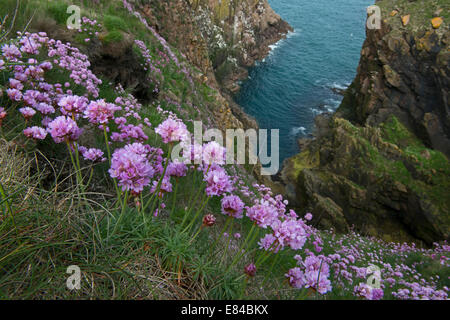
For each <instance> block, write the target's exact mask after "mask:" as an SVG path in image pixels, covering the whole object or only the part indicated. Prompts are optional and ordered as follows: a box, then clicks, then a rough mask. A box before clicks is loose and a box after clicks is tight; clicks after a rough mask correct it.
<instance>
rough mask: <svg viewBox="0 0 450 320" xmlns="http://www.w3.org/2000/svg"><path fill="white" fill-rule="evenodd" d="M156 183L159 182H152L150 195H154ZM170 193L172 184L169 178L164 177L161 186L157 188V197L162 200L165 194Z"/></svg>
mask: <svg viewBox="0 0 450 320" xmlns="http://www.w3.org/2000/svg"><path fill="white" fill-rule="evenodd" d="M158 182H159V181H153V186H152V188H151V189H150V192H151V193H154V192H155V191H156V188H157V186H158ZM170 192H172V184H171V183H170V178H169V177H168V176H164V178H163V179H162V181H161V185H160V187H159V191H158V197H160V198H162V197H163V196H164V194H165V193H170Z"/></svg>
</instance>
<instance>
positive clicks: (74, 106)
mask: <svg viewBox="0 0 450 320" xmlns="http://www.w3.org/2000/svg"><path fill="white" fill-rule="evenodd" d="M87 103H88V99H87V98H85V97H79V96H71V95H68V96H65V97H62V98H61V99H60V100H59V101H58V106H60V107H61V113H62V114H64V115H76V114H80V113H83V112H84V111H85V110H86V107H87Z"/></svg>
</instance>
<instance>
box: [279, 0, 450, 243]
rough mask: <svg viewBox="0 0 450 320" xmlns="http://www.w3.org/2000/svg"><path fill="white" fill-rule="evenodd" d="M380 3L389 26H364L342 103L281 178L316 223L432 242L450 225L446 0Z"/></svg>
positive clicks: (304, 144) (292, 198)
mask: <svg viewBox="0 0 450 320" xmlns="http://www.w3.org/2000/svg"><path fill="white" fill-rule="evenodd" d="M377 5H379V6H380V7H381V9H382V18H383V20H382V28H381V29H380V30H367V39H366V41H365V43H364V46H363V49H362V52H361V61H360V64H359V67H358V72H357V76H356V78H355V80H354V82H353V83H352V85H351V86H350V87H349V89H348V90H347V92H346V94H345V98H344V100H343V103H342V105H341V106H340V108H339V110H338V112H337V113H336V114H335V115H333V116H321V117H319V118H317V119H316V127H317V128H316V132H315V139H313V140H306V141H303V142H302V152H301V153H300V154H299V155H297V156H295V157H292V158H291V159H288V160H287V161H286V163H285V166H284V170H283V174H282V178H283V181H284V182H285V184H286V193H287V194H288V196H289V199H290V201H291V203H292V204H293V205H294V206H296V207H298V208H300V209H303V210H309V211H311V212H312V213H313V215H314V217H315V220H314V223H316V225H318V226H319V227H324V228H329V227H334V228H335V229H337V231H341V232H345V231H347V230H348V229H349V228H351V227H352V226H353V227H354V228H356V229H357V230H358V231H359V232H362V233H363V234H368V235H372V236H379V237H383V238H384V239H386V240H395V241H412V240H416V241H417V240H419V241H422V242H424V243H426V244H431V243H432V242H433V241H438V240H443V239H448V238H449V231H450V220H449V219H450V216H449V212H450V196H449V194H448V190H450V163H449V161H448V158H447V157H446V156H445V155H444V154H446V155H447V156H448V155H449V154H450V140H449V137H450V131H449V129H450V122H449V121H450V114H449V106H448V98H449V93H448V88H449V87H450V77H449V76H450V70H449V58H450V55H449V40H450V33H449V27H448V25H446V21H448V20H447V19H448V17H447V16H445V14H448V2H445V1H419V0H417V1H392V0H383V1H378V2H377ZM444 12H446V13H444ZM436 16H439V18H438V19H434V20H432V19H433V17H435V18H436ZM436 21H438V22H439V21H440V25H439V26H438V25H437V24H436ZM432 22H433V23H432ZM433 24H434V26H433ZM441 152H442V153H441Z"/></svg>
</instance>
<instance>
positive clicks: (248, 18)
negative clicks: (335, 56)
mask: <svg viewBox="0 0 450 320" xmlns="http://www.w3.org/2000/svg"><path fill="white" fill-rule="evenodd" d="M134 3H135V5H136V6H138V7H140V8H141V10H142V11H143V13H144V14H145V15H146V17H147V18H148V19H149V21H150V22H151V23H152V24H153V25H154V26H155V27H156V29H157V30H158V31H159V32H160V33H161V34H162V35H163V36H164V37H165V38H166V39H167V40H168V41H169V42H170V43H171V44H173V45H175V46H176V47H177V48H178V49H179V50H180V51H181V52H183V53H184V54H185V55H186V56H187V58H188V60H189V61H191V63H193V64H194V65H195V66H197V67H198V68H199V69H200V70H201V72H202V73H204V74H205V75H207V76H208V78H209V80H212V78H217V80H218V81H219V82H220V84H221V85H222V87H224V88H226V89H228V90H229V91H231V92H234V91H236V90H238V89H239V86H238V85H237V84H236V81H237V80H239V79H243V78H245V77H246V76H247V71H246V67H249V66H252V65H253V64H254V63H255V61H256V60H258V59H262V58H264V57H265V56H266V55H267V54H268V52H269V45H271V44H273V43H275V42H277V41H278V40H280V39H281V38H282V37H284V36H285V35H286V34H287V33H288V31H289V30H292V28H291V27H290V26H289V25H288V24H287V23H286V22H285V21H283V20H282V19H281V18H280V16H279V15H278V14H276V13H275V12H274V11H273V10H272V8H271V7H270V5H269V3H268V2H267V0H170V1H158V0H135V1H134Z"/></svg>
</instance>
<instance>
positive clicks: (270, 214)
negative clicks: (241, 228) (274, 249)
mask: <svg viewBox="0 0 450 320" xmlns="http://www.w3.org/2000/svg"><path fill="white" fill-rule="evenodd" d="M247 217H249V218H250V220H252V221H255V222H256V224H257V225H258V226H259V227H261V228H264V229H265V228H267V227H268V226H270V225H272V223H274V222H275V221H276V220H278V211H277V208H276V207H274V206H273V205H271V204H270V203H268V202H267V201H264V200H261V201H260V203H257V204H255V205H254V206H253V207H250V208H249V209H248V210H247Z"/></svg>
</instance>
